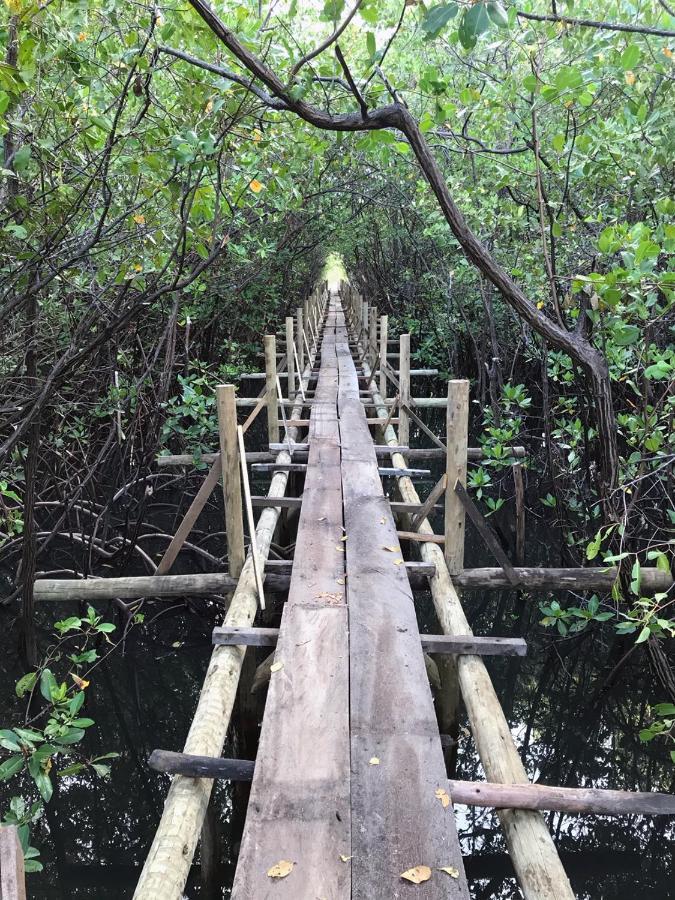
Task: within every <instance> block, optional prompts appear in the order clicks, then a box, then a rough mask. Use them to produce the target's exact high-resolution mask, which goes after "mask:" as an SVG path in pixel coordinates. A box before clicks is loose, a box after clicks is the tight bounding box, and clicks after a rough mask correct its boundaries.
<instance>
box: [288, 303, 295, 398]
mask: <svg viewBox="0 0 675 900" xmlns="http://www.w3.org/2000/svg"><path fill="white" fill-rule="evenodd" d="M293 324H294V323H293V316H286V371H287V372H288V381H287V382H286V390H287V391H288V399H289V400H293V399H294V397H295V356H294V354H293V348H294V346H295V345H294V340H293Z"/></svg>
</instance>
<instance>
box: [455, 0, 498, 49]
mask: <svg viewBox="0 0 675 900" xmlns="http://www.w3.org/2000/svg"><path fill="white" fill-rule="evenodd" d="M489 27H490V20H489V19H488V15H487V11H486V9H485V4H484V3H475V4H474V5H473V6H471V7H469V9H467V10H465V12H464V15H463V16H462V21H461V23H460V26H459V30H458V32H457V34H458V36H459V41H460V43H461V45H462V47H464V49H465V50H471V49H472V48H473V47H475V46H476V41H477V40H478V38H479V37H480V35H481V34H483V32H485V31H487V29H488V28H489Z"/></svg>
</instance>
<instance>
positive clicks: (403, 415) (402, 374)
mask: <svg viewBox="0 0 675 900" xmlns="http://www.w3.org/2000/svg"><path fill="white" fill-rule="evenodd" d="M399 352H400V357H399V376H398V384H399V389H398V392H399V397H400V408H399V411H398V417H399V418H398V442H399V444H401V445H402V446H403V447H406V446H407V445H408V442H409V440H410V419H409V418H408V413H407V412H406V410H405V409H404V406H403V404H404V403H407V404H409V403H410V335H409V334H402V335H401V337H400V339H399ZM453 484H454V481H453Z"/></svg>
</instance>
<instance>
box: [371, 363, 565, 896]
mask: <svg viewBox="0 0 675 900" xmlns="http://www.w3.org/2000/svg"><path fill="white" fill-rule="evenodd" d="M367 374H370V373H367ZM373 399H374V400H375V401H376V402H377V403H380V404H381V409H380V410H379V415H380V416H381V417H384V414H385V412H386V407H385V406H384V404H382V403H381V401H382V398H381V396H380V395H379V394H377V393H375V392H374V391H373ZM384 439H385V442H386V443H387V444H388V445H389V446H392V447H394V446H396V445H397V444H398V443H399V441H398V437H397V435H396V432H395V430H394V429H393V428H392V427H391V426H389V427H388V428H387V430H386V432H385V434H384ZM392 464H393V465H395V466H401V467H404V466H405V465H406V461H405V457H404V456H403V455H402V454H400V453H394V454H392ZM397 481H398V487H399V490H400V492H401V496H402V499H403V501H404V502H408V503H419V502H420V500H419V497H418V495H417V491H416V490H415V486H414V484H413V482H412V481H411V479H410V478H408V477H407V476H405V475H404V476H401V477H399V478H398V479H397ZM419 531H420V532H425V533H427V534H433V530H432V528H431V525H430V524H429V522H428V521H425V522H422V523H421V524H420V526H419ZM419 549H420V555H421V557H422V559H423V560H424V562H427V563H431V564H433V565H434V566H435V570H436V574H435V575H434V576H433V577H432V578H431V579H430V586H431V594H432V598H433V601H434V607H435V609H436V614H437V616H438V620H439V623H440V626H441V628H442V630H443V632H444V633H445V634H451V635H459V634H470V633H472V632H471V629H470V627H469V623H468V621H467V619H466V616H465V614H464V610H463V609H462V604H461V602H460V599H459V596H458V594H457V591H456V590H455V587H454V585H453V582H452V579H451V577H450V573H449V572H448V568H447V566H446V564H445V558H444V556H443V551H442V550H441V548H440V547H439V546H438V545H437V544H434V543H431V542H426V543H422V544H420V545H419ZM457 669H458V675H459V683H460V689H461V691H462V698H463V700H464V705H465V707H466V711H467V714H468V717H469V723H470V725H471V731H472V733H473V736H474V740H475V742H476V747H477V749H478V755H479V756H480V760H481V763H482V764H483V768H484V770H485V774H486V776H487V778H488V779H489V780H490V781H494V782H498V783H500V784H528V783H529V780H528V777H527V773H526V771H525V768H524V766H523V763H522V761H521V759H520V756H519V754H518V750H517V748H516V745H515V742H514V740H513V735H512V734H511V730H510V728H509V724H508V722H507V721H506V717H505V715H504V711H503V709H502V707H501V704H500V702H499V699H498V697H497V694H496V691H495V689H494V686H493V684H492V681H491V679H490V675H489V674H488V671H487V669H486V667H485V664H484V662H483V661H482V659H481V658H480V657H478V656H460V657H458V663H457ZM497 815H498V816H499V819H500V822H501V824H502V828H503V829H504V835H505V838H506V844H507V847H508V850H509V854H510V856H511V860H512V862H513V866H514V868H515V871H516V875H517V877H518V881H519V883H520V886H521V888H522V891H523V894H524V896H525V898H526V900H574V894H573V892H572V888H571V885H570V883H569V879H568V878H567V875H566V873H565V870H564V869H563V866H562V863H561V862H560V857H559V856H558V852H557V850H556V847H555V844H554V843H553V839H552V838H551V834H550V832H549V830H548V828H547V827H546V822H545V821H544V818H543V816H542V815H541V813H540V812H535V811H530V810H504V809H502V810H497Z"/></svg>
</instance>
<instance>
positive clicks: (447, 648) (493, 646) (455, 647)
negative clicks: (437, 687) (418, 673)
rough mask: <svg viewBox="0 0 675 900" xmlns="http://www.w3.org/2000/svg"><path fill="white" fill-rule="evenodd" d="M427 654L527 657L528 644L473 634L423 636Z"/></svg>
mask: <svg viewBox="0 0 675 900" xmlns="http://www.w3.org/2000/svg"><path fill="white" fill-rule="evenodd" d="M421 639H422V647H423V648H424V650H426V652H427V653H454V654H465V655H466V654H471V655H473V656H525V655H526V653H527V643H526V642H525V641H524V640H523V639H522V638H502V637H476V635H473V634H467V635H461V634H456V635H450V634H423V635H421Z"/></svg>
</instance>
